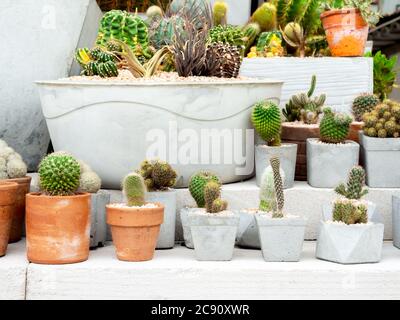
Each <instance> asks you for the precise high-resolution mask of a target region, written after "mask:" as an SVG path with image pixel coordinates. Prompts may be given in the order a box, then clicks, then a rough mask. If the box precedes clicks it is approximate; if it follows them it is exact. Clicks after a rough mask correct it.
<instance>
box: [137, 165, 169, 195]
mask: <svg viewBox="0 0 400 320" xmlns="http://www.w3.org/2000/svg"><path fill="white" fill-rule="evenodd" d="M138 173H140V174H141V176H142V177H143V179H144V182H145V184H146V187H147V189H148V190H149V191H158V190H161V191H162V190H167V189H168V188H171V187H173V186H174V185H175V183H176V177H177V173H176V171H175V170H174V169H173V168H172V167H171V165H170V164H169V163H167V162H165V161H161V160H152V161H148V160H145V161H143V162H142V164H141V166H140V169H139V170H138Z"/></svg>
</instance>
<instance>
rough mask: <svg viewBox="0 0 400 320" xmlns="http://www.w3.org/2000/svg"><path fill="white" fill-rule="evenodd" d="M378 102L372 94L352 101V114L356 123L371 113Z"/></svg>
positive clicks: (366, 94) (363, 95)
mask: <svg viewBox="0 0 400 320" xmlns="http://www.w3.org/2000/svg"><path fill="white" fill-rule="evenodd" d="M379 102H380V100H379V98H378V97H377V96H376V95H374V94H369V93H365V94H362V95H360V96H358V97H357V98H355V99H354V101H353V105H352V112H353V115H354V118H355V120H356V121H362V119H363V116H364V114H365V113H367V112H371V111H372V110H373V109H374V108H375V107H376V106H377V105H378V104H379Z"/></svg>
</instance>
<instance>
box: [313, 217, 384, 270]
mask: <svg viewBox="0 0 400 320" xmlns="http://www.w3.org/2000/svg"><path fill="white" fill-rule="evenodd" d="M383 229H384V226H383V224H381V223H368V224H355V225H346V224H344V223H336V222H331V221H328V222H324V221H321V222H320V229H319V235H318V241H317V251H316V257H317V258H318V259H322V260H328V261H332V262H337V263H342V264H356V263H373V262H379V261H380V259H381V254H382V245H383Z"/></svg>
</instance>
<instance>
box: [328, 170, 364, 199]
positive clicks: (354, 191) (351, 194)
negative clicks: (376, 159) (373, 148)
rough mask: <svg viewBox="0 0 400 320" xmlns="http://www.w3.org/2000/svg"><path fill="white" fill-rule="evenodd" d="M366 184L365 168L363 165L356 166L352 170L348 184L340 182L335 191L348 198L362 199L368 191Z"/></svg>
mask: <svg viewBox="0 0 400 320" xmlns="http://www.w3.org/2000/svg"><path fill="white" fill-rule="evenodd" d="M364 185H365V170H364V169H363V167H361V166H355V167H353V168H352V169H351V170H350V173H349V178H348V180H347V183H346V185H345V184H344V183H341V184H339V185H338V186H337V187H336V189H335V192H336V193H337V194H339V195H342V196H344V197H346V198H347V199H355V200H360V199H361V198H362V197H363V196H365V195H366V194H367V193H368V189H366V188H364Z"/></svg>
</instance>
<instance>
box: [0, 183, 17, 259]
mask: <svg viewBox="0 0 400 320" xmlns="http://www.w3.org/2000/svg"><path fill="white" fill-rule="evenodd" d="M17 190H18V184H17V183H15V182H8V181H7V182H6V181H0V257H2V256H4V255H5V254H6V251H7V245H8V238H9V236H10V231H11V224H12V219H13V216H14V214H15V201H16V200H17Z"/></svg>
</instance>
